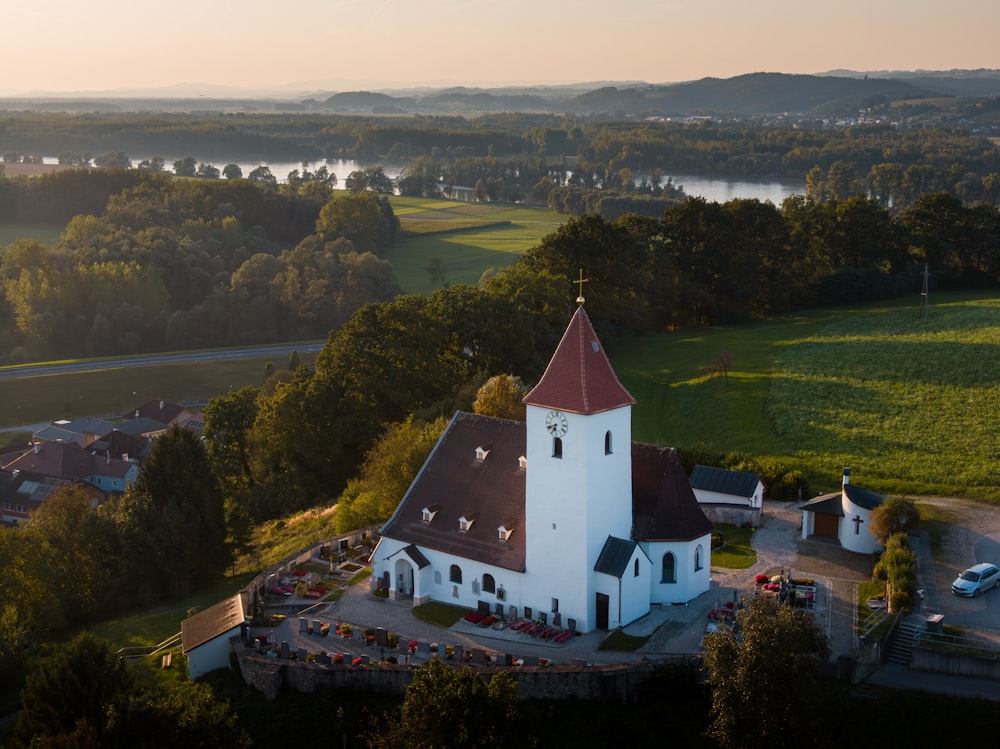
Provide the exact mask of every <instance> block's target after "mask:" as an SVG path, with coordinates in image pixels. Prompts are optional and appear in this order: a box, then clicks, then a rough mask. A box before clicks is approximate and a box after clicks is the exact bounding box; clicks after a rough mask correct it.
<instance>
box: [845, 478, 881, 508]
mask: <svg viewBox="0 0 1000 749" xmlns="http://www.w3.org/2000/svg"><path fill="white" fill-rule="evenodd" d="M844 496H846V497H847V498H848V499H849V500H850V501H851V502H853V503H854V504H856V505H857V506H858V507H863V508H864V509H866V510H874V509H875V508H876V507H878V506H879V505H881V504H882V502H884V501H885V497H883V496H882V495H881V494H876V493H875V492H873V491H870V490H868V489H862V488H861V487H860V486H855V485H854V484H845V485H844Z"/></svg>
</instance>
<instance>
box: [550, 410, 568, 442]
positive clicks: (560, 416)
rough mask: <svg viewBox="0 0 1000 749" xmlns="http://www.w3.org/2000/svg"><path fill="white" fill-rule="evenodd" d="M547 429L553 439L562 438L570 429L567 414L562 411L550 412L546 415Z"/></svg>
mask: <svg viewBox="0 0 1000 749" xmlns="http://www.w3.org/2000/svg"><path fill="white" fill-rule="evenodd" d="M545 428H546V429H547V430H548V432H549V434H551V435H552V436H553V437H562V436H563V435H564V434H566V430H567V429H569V422H568V421H566V414H564V413H563V412H562V411H549V412H548V413H547V414H546V415H545Z"/></svg>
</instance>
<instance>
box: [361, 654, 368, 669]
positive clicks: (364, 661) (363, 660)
mask: <svg viewBox="0 0 1000 749" xmlns="http://www.w3.org/2000/svg"><path fill="white" fill-rule="evenodd" d="M361 665H362V666H367V665H368V656H367V655H362V656H361Z"/></svg>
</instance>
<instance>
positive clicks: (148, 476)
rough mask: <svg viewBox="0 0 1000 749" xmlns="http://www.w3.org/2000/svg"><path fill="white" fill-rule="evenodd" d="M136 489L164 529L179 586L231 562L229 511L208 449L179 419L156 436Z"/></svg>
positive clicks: (167, 566) (169, 565)
mask: <svg viewBox="0 0 1000 749" xmlns="http://www.w3.org/2000/svg"><path fill="white" fill-rule="evenodd" d="M134 493H135V494H137V495H139V496H140V497H145V498H146V499H148V503H145V504H144V507H145V509H146V511H147V512H148V513H151V517H150V518H149V519H150V520H152V521H153V525H159V527H160V532H161V534H162V537H161V539H160V540H159V543H158V544H157V546H158V548H159V551H160V553H162V554H163V555H164V556H165V557H166V559H164V560H163V562H164V564H163V567H162V570H161V573H162V571H169V573H170V575H172V576H173V580H174V582H175V584H176V588H177V590H178V591H181V590H184V589H186V588H187V587H189V586H190V585H191V584H193V583H194V582H195V581H196V580H202V581H204V580H205V579H213V578H215V577H216V576H218V575H219V574H220V573H221V572H222V570H223V569H224V567H225V564H226V561H227V559H228V552H227V550H226V527H225V511H224V506H223V500H222V492H221V490H220V489H219V484H218V480H217V479H216V476H215V472H214V470H213V469H212V462H211V460H210V458H209V455H208V451H207V450H206V449H205V445H204V443H203V442H202V441H201V439H200V438H199V436H198V434H197V433H196V432H194V431H193V430H191V429H185V428H182V427H180V426H177V425H176V424H175V425H173V426H172V427H170V429H168V430H167V432H166V433H165V434H163V435H161V436H160V437H157V438H156V440H154V441H153V448H152V450H151V451H150V454H149V457H147V458H146V460H145V461H143V464H142V468H141V469H140V471H139V478H138V479H137V481H136V484H135V489H134Z"/></svg>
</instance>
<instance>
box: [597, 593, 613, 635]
mask: <svg viewBox="0 0 1000 749" xmlns="http://www.w3.org/2000/svg"><path fill="white" fill-rule="evenodd" d="M610 608H611V599H610V598H608V597H607V596H606V595H605V594H604V593H598V594H597V628H598V629H607V628H608V609H610Z"/></svg>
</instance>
